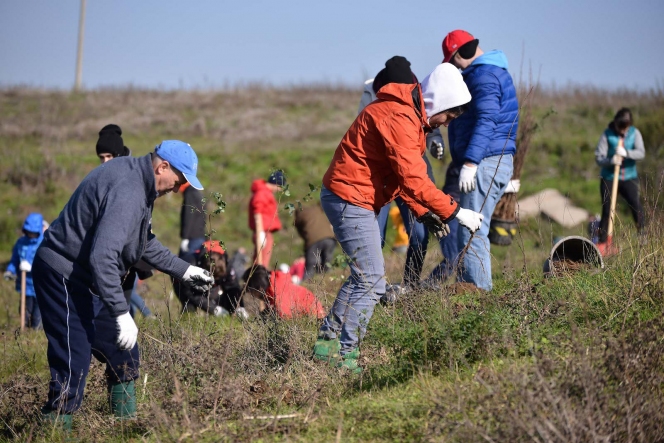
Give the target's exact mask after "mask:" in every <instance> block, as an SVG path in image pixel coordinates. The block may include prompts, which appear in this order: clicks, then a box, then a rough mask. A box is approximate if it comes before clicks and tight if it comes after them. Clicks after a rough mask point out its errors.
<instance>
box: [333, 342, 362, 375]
mask: <svg viewBox="0 0 664 443" xmlns="http://www.w3.org/2000/svg"><path fill="white" fill-rule="evenodd" d="M359 360H360V350H359V349H357V348H356V349H353V350H352V351H350V352H349V353H347V354H345V355H342V356H341V360H340V361H338V362H337V365H336V367H337V368H342V369H346V370H348V371H350V372H352V373H353V374H359V373H361V372H362V367H361V366H360V364H359V362H358V361H359Z"/></svg>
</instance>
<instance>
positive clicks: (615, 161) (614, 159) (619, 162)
mask: <svg viewBox="0 0 664 443" xmlns="http://www.w3.org/2000/svg"><path fill="white" fill-rule="evenodd" d="M622 162H623V158H622V157H621V156H619V155H618V154H616V155H614V156H613V157H611V164H612V165H622Z"/></svg>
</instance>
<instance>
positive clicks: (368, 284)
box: [319, 187, 385, 355]
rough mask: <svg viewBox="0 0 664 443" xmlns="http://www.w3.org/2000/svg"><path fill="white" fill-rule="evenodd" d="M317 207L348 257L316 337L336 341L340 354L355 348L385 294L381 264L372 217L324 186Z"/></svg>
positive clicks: (370, 212) (375, 224)
mask: <svg viewBox="0 0 664 443" xmlns="http://www.w3.org/2000/svg"><path fill="white" fill-rule="evenodd" d="M320 200H321V205H322V207H323V211H325V214H326V215H327V218H328V219H329V220H330V223H331V224H332V228H333V229H334V235H335V236H336V237H337V241H338V242H339V244H340V245H341V248H342V249H343V251H344V253H345V254H346V255H347V256H348V259H349V265H350V276H349V277H348V279H346V281H345V282H344V283H343V285H342V286H341V289H339V293H338V294H337V298H336V299H335V300H334V304H333V305H332V308H331V309H330V312H329V313H328V315H327V316H326V317H325V318H324V319H323V325H322V326H321V328H320V333H319V336H320V337H326V338H329V339H334V338H339V341H340V343H341V352H340V353H341V355H344V354H347V353H348V352H350V351H352V350H354V349H355V348H357V347H358V344H359V342H360V340H362V338H364V334H365V333H366V331H367V325H368V324H369V320H370V319H371V316H372V315H373V311H374V307H375V306H376V303H378V300H379V299H380V297H381V296H382V295H383V294H384V293H385V262H384V260H383V251H382V249H381V239H380V230H379V228H378V220H377V218H376V214H375V213H374V212H373V211H371V210H369V209H365V208H360V207H359V206H355V205H353V204H351V203H348V202H347V201H346V200H344V199H342V198H341V197H339V196H337V195H336V194H334V193H333V192H331V191H329V190H328V189H326V188H325V187H323V189H322V190H321V193H320Z"/></svg>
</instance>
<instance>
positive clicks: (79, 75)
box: [74, 0, 85, 91]
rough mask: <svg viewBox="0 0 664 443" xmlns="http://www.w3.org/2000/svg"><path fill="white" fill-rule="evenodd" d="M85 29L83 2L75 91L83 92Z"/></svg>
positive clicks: (82, 5)
mask: <svg viewBox="0 0 664 443" xmlns="http://www.w3.org/2000/svg"><path fill="white" fill-rule="evenodd" d="M84 28H85V0H81V16H80V17H79V19H78V51H77V53H76V80H75V82H74V91H80V90H81V78H82V77H83V29H84Z"/></svg>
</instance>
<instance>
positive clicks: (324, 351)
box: [314, 337, 341, 363]
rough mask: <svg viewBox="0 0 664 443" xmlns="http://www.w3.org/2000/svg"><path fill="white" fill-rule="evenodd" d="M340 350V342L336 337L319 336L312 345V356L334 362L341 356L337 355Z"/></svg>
mask: <svg viewBox="0 0 664 443" xmlns="http://www.w3.org/2000/svg"><path fill="white" fill-rule="evenodd" d="M340 350H341V343H339V339H338V338H335V339H329V338H322V337H321V338H318V340H316V344H315V345H314V358H315V359H316V360H321V361H325V362H328V363H336V362H337V361H338V360H339V359H340V358H341V356H340V355H339V351H340Z"/></svg>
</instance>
